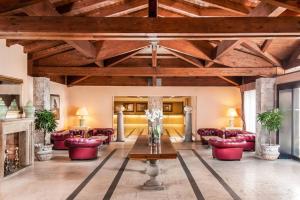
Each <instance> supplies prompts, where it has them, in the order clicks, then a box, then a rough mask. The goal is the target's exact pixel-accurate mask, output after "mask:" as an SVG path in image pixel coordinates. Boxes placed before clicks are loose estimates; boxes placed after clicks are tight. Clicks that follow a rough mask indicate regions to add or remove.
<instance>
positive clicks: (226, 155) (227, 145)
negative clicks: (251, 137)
mask: <svg viewBox="0 0 300 200" xmlns="http://www.w3.org/2000/svg"><path fill="white" fill-rule="evenodd" d="M209 144H210V145H211V146H212V155H213V157H214V158H217V159H219V160H241V158H242V156H243V150H244V148H245V147H246V145H247V142H246V140H244V139H221V138H220V139H210V140H209Z"/></svg>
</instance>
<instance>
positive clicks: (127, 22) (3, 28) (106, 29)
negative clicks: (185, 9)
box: [0, 16, 300, 40]
mask: <svg viewBox="0 0 300 200" xmlns="http://www.w3.org/2000/svg"><path fill="white" fill-rule="evenodd" d="M162 24H163V25H162ZM178 24H180V26H178ZM299 30H300V17H277V18H271V17H259V18H254V17H249V18H248V17H243V18H241V17H228V18H223V17H213V18H156V19H149V18H126V17H123V18H122V17H120V18H114V17H111V18H109V17H104V18H98V17H16V16H1V17H0V38H4V39H37V40H38V39H49V40H57V39H63V40H67V39H68V40H89V39H90V40H103V39H113V40H116V39H120V40H129V39H131V40H132V39H139V40H153V38H154V37H155V38H157V39H160V40H166V39H177V40H178V39H181V40H182V39H185V38H187V39H189V40H195V39H202V40H203V39H215V38H226V39H229V38H242V37H247V38H272V37H278V38H279V37H281V38H287V37H288V38H299V37H300V31H299Z"/></svg>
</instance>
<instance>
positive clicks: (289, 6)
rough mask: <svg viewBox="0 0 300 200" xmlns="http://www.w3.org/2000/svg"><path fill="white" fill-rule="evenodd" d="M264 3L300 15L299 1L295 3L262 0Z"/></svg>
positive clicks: (295, 0) (296, 0)
mask: <svg viewBox="0 0 300 200" xmlns="http://www.w3.org/2000/svg"><path fill="white" fill-rule="evenodd" d="M261 1H262V2H266V3H269V4H272V5H274V6H277V7H283V8H286V9H288V10H292V11H294V12H298V13H300V6H299V5H300V3H299V1H298V0H294V1H278V0H261Z"/></svg>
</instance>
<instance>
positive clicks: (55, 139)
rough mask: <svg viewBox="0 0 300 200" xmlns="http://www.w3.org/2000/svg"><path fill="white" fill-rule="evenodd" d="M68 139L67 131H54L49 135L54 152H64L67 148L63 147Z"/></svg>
mask: <svg viewBox="0 0 300 200" xmlns="http://www.w3.org/2000/svg"><path fill="white" fill-rule="evenodd" d="M69 137H70V133H69V131H66V130H62V131H56V132H54V133H52V134H51V143H52V144H53V149H56V150H66V149H68V147H66V146H65V140H66V139H67V138H69Z"/></svg>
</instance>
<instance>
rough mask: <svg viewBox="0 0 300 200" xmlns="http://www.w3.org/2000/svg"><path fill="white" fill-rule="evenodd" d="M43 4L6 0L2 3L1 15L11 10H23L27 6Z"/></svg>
mask: <svg viewBox="0 0 300 200" xmlns="http://www.w3.org/2000/svg"><path fill="white" fill-rule="evenodd" d="M39 2H42V0H4V1H0V13H3V12H8V11H11V10H17V9H21V8H23V7H26V6H30V5H33V4H36V3H39Z"/></svg>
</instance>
